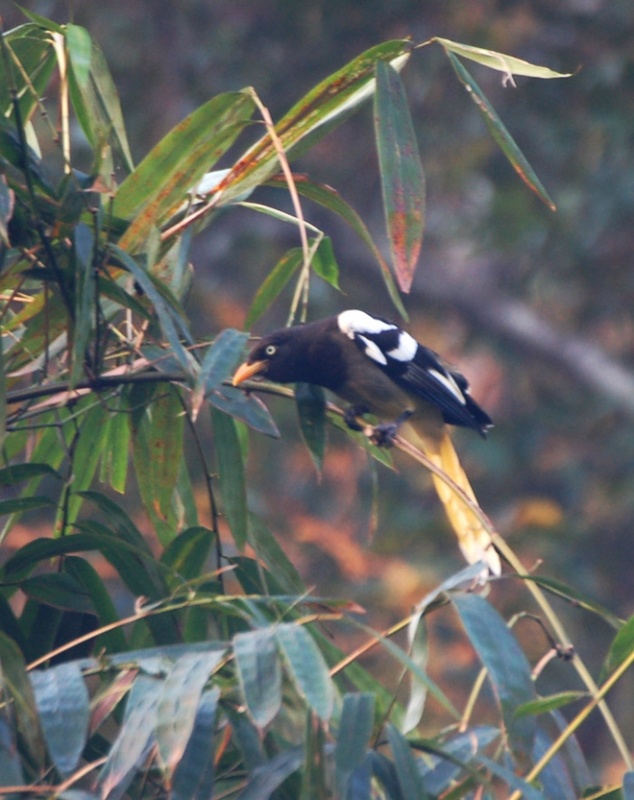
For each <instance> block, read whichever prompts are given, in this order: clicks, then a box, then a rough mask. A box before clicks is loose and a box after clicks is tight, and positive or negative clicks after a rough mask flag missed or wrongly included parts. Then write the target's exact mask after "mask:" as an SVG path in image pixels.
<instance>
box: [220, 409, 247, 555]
mask: <svg viewBox="0 0 634 800" xmlns="http://www.w3.org/2000/svg"><path fill="white" fill-rule="evenodd" d="M212 421H213V429H214V445H215V448H216V461H217V464H218V471H219V473H220V491H221V493H222V499H223V507H224V511H225V515H226V517H227V522H228V523H229V528H230V529H231V534H232V536H233V539H234V541H235V543H236V547H237V548H238V549H239V550H242V549H243V548H244V545H245V544H246V541H247V519H248V512H247V490H246V482H245V476H244V463H243V460H242V453H241V449H240V442H239V440H238V432H237V430H236V423H235V421H234V420H233V419H232V418H231V417H229V416H227V414H225V413H223V412H222V411H218V410H216V409H215V408H212Z"/></svg>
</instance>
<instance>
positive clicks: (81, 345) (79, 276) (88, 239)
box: [69, 222, 95, 389]
mask: <svg viewBox="0 0 634 800" xmlns="http://www.w3.org/2000/svg"><path fill="white" fill-rule="evenodd" d="M93 247H94V237H93V235H92V231H91V230H90V228H89V227H88V226H87V225H85V224H84V223H81V222H80V223H79V224H78V225H77V226H75V229H74V231H73V255H74V261H75V321H74V331H73V349H72V356H73V360H72V367H71V372H70V380H69V383H70V388H71V389H72V388H73V387H74V386H75V384H76V383H77V381H78V380H79V379H80V378H81V377H82V375H83V372H84V364H85V362H86V358H87V348H88V343H89V341H90V339H91V334H92V332H93V324H92V323H93V320H94V316H95V271H94V269H93V264H92V259H93Z"/></svg>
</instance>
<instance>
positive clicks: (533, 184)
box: [446, 50, 557, 211]
mask: <svg viewBox="0 0 634 800" xmlns="http://www.w3.org/2000/svg"><path fill="white" fill-rule="evenodd" d="M446 52H447V58H448V59H449V62H450V63H451V66H452V67H453V68H454V72H455V73H456V75H457V76H458V80H459V81H460V83H461V84H462V85H463V86H464V87H465V89H466V90H467V93H468V95H469V97H470V98H471V99H472V100H473V102H474V103H475V104H476V106H477V108H478V111H479V112H480V113H481V114H482V118H483V119H484V122H485V124H486V126H487V128H488V129H489V131H490V133H491V136H492V137H493V138H494V139H495V141H496V142H497V144H498V145H499V147H500V149H501V150H502V152H503V153H504V155H505V156H506V157H507V158H508V160H509V162H510V164H511V166H512V167H513V169H514V170H515V171H516V172H517V174H518V175H519V176H520V178H521V179H522V180H523V181H524V183H525V184H526V185H527V186H528V188H529V189H531V190H532V191H533V192H535V194H536V195H537V196H538V197H539V199H540V200H541V201H542V202H543V203H545V204H546V205H547V206H548V208H550V210H551V211H556V210H557V207H556V206H555V204H554V202H553V201H552V199H551V198H550V195H549V194H548V192H547V191H546V189H545V188H544V186H543V185H542V182H541V181H540V180H539V178H538V177H537V175H536V174H535V171H534V170H533V168H532V167H531V165H530V164H529V163H528V160H527V158H526V156H525V155H524V153H522V151H521V150H520V149H519V147H518V146H517V144H516V142H515V140H514V139H513V137H512V136H511V134H510V133H509V131H508V129H507V127H506V126H505V125H504V123H503V122H502V120H501V119H500V117H499V116H498V114H497V112H496V111H495V109H494V108H493V106H492V105H491V103H489V101H488V100H487V98H486V97H485V96H484V94H483V92H482V90H481V89H480V87H479V86H478V84H477V83H476V82H475V80H474V79H473V77H472V76H471V74H470V73H469V72H468V71H467V69H466V68H465V67H464V65H463V64H462V63H461V61H460V59H459V58H457V57H456V56H455V55H454V54H453V53H452V52H451V51H449V50H447V51H446Z"/></svg>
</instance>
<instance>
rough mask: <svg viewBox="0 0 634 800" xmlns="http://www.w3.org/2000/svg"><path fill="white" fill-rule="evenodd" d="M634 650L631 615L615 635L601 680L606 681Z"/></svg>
mask: <svg viewBox="0 0 634 800" xmlns="http://www.w3.org/2000/svg"><path fill="white" fill-rule="evenodd" d="M632 652H634V617H630V618H629V619H628V621H627V622H626V623H625V625H623V627H622V628H621V630H620V631H619V632H618V633H617V634H616V636H615V637H614V639H613V641H612V644H611V645H610V650H609V652H608V654H607V656H606V659H605V661H604V663H603V667H602V668H601V678H600V680H601V681H602V682H603V681H605V680H606V679H607V678H608V677H609V676H610V675H611V674H612V673H613V672H614V670H615V669H616V668H617V667H619V666H620V665H621V664H622V663H623V662H624V661H625V660H626V659H627V658H630V657H631V655H632Z"/></svg>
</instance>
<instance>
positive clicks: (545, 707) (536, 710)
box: [515, 691, 588, 719]
mask: <svg viewBox="0 0 634 800" xmlns="http://www.w3.org/2000/svg"><path fill="white" fill-rule="evenodd" d="M584 697H585V698H587V697H588V693H587V692H574V691H568V692H558V693H557V694H550V695H548V697H538V698H537V700H531V701H530V702H529V703H524V704H523V705H521V706H518V707H517V708H516V709H515V718H516V719H518V718H519V717H530V716H537V715H538V714H545V713H547V712H549V711H554V710H555V709H556V708H562V707H563V706H567V705H569V704H570V703H574V702H575V700H581V699H582V698H584Z"/></svg>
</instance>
